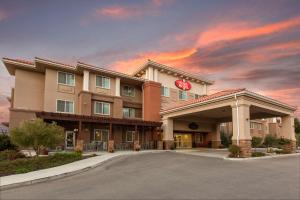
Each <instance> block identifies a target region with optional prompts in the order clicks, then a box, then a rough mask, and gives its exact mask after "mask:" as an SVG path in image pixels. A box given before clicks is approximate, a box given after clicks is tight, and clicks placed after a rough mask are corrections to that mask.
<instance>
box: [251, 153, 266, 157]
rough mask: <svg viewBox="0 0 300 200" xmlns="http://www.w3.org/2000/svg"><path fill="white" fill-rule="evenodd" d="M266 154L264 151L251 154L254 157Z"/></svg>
mask: <svg viewBox="0 0 300 200" xmlns="http://www.w3.org/2000/svg"><path fill="white" fill-rule="evenodd" d="M265 155H266V154H265V153H263V152H253V153H252V154H251V156H252V157H262V156H265Z"/></svg>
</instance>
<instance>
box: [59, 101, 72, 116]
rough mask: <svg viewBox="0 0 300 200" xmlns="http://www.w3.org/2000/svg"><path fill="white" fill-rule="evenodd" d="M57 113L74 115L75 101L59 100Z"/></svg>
mask: <svg viewBox="0 0 300 200" xmlns="http://www.w3.org/2000/svg"><path fill="white" fill-rule="evenodd" d="M56 112H63V113H74V102H73V101H65V100H57V101H56Z"/></svg>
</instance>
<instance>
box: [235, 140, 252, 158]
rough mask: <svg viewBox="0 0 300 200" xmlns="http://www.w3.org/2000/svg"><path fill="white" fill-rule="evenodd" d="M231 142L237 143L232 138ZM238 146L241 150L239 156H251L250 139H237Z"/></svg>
mask: <svg viewBox="0 0 300 200" xmlns="http://www.w3.org/2000/svg"><path fill="white" fill-rule="evenodd" d="M232 143H233V144H237V141H236V140H233V141H232ZM239 147H240V150H241V154H240V157H243V158H246V157H251V153H252V152H251V148H252V147H251V140H239Z"/></svg>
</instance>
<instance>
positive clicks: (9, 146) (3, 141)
mask: <svg viewBox="0 0 300 200" xmlns="http://www.w3.org/2000/svg"><path fill="white" fill-rule="evenodd" d="M15 149H17V146H15V145H14V144H13V143H12V142H11V140H10V138H9V136H8V135H4V134H1V135H0V151H3V150H15Z"/></svg>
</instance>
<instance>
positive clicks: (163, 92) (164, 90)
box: [161, 86, 170, 97]
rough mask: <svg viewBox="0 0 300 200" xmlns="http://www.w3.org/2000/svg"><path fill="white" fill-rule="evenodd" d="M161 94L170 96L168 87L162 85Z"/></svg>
mask: <svg viewBox="0 0 300 200" xmlns="http://www.w3.org/2000/svg"><path fill="white" fill-rule="evenodd" d="M161 96H164V97H169V96H170V90H169V88H168V87H164V86H162V87H161Z"/></svg>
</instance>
